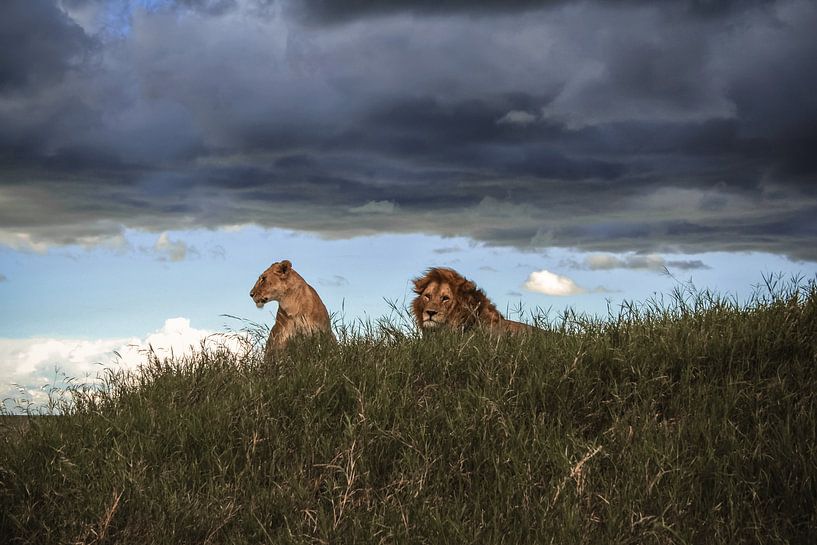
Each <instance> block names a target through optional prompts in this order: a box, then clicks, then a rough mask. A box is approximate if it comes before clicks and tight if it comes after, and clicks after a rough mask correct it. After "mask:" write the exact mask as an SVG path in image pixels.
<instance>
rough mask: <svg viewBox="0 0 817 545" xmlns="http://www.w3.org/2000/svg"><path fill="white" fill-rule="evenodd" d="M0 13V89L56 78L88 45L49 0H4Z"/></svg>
mask: <svg viewBox="0 0 817 545" xmlns="http://www.w3.org/2000/svg"><path fill="white" fill-rule="evenodd" d="M0 9H2V12H0V13H2V17H0V51H2V53H0V93H2V94H8V93H10V92H14V91H22V90H25V89H26V88H29V87H32V86H37V85H39V86H45V85H50V84H53V83H55V82H57V81H59V80H60V79H61V78H62V77H63V76H64V75H65V73H66V72H67V71H68V70H70V69H71V68H72V67H73V66H76V65H77V64H78V63H79V62H80V61H81V60H82V57H83V56H85V55H86V54H87V53H88V51H89V49H90V48H91V46H92V40H91V39H90V38H88V36H86V35H85V33H84V32H83V30H82V29H81V28H80V27H79V26H78V25H77V24H76V23H74V22H73V21H72V20H71V19H70V18H68V17H67V16H66V15H65V14H64V13H63V12H62V11H60V10H59V9H58V8H57V7H56V6H55V5H54V2H53V1H50V0H4V2H3V6H2V8H0Z"/></svg>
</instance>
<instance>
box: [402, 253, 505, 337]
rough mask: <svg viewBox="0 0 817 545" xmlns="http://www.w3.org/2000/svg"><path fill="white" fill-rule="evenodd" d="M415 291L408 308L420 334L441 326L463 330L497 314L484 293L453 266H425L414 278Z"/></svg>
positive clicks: (491, 318)
mask: <svg viewBox="0 0 817 545" xmlns="http://www.w3.org/2000/svg"><path fill="white" fill-rule="evenodd" d="M414 293H416V294H417V297H415V299H414V301H413V302H412V304H411V308H412V311H413V312H414V319H415V321H416V322H417V326H418V327H419V328H420V329H421V331H423V333H425V332H428V331H432V330H434V329H437V328H441V327H448V328H452V329H459V330H464V329H468V328H470V327H473V326H474V325H476V324H477V323H481V322H483V321H492V320H494V319H499V318H498V317H499V316H500V315H499V313H498V312H497V311H496V307H494V305H493V304H492V303H491V302H490V301H489V300H488V298H487V297H486V296H485V292H483V291H482V290H481V289H479V288H477V286H476V284H474V283H473V282H471V281H470V280H468V279H466V278H464V277H463V276H462V275H460V274H459V273H458V272H457V271H455V270H453V269H447V268H442V267H435V268H432V269H428V271H426V274H425V275H423V276H421V277H419V278H415V279H414ZM494 315H495V316H496V317H497V318H494Z"/></svg>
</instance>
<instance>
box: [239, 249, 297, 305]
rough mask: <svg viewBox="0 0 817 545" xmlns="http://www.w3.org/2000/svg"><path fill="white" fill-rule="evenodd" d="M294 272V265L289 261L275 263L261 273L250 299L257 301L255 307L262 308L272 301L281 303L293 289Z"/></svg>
mask: <svg viewBox="0 0 817 545" xmlns="http://www.w3.org/2000/svg"><path fill="white" fill-rule="evenodd" d="M294 274H295V273H294V272H293V270H292V263H290V262H289V260H286V259H285V260H283V261H279V262H278V263H273V264H272V265H270V266H269V268H268V269H267V270H266V271H264V272H263V273H261V276H259V277H258V280H257V281H256V282H255V286H253V288H252V290H250V297H252V300H253V301H255V306H257V307H258V308H262V307H263V306H264V305H265V304H266V303H269V302H270V301H279V300H280V299H281V298H282V297H283V296H284V295H285V294H286V292H287V291H288V290H289V289H290V288H291V287H292V284H293V281H295V280H296V278H295V277H294Z"/></svg>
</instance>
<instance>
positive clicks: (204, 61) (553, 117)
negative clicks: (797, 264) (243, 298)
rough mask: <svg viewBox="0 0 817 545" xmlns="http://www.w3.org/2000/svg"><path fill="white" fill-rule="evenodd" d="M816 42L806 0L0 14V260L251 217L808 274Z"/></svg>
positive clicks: (125, 4) (89, 5)
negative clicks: (778, 264)
mask: <svg viewBox="0 0 817 545" xmlns="http://www.w3.org/2000/svg"><path fill="white" fill-rule="evenodd" d="M816 25H817V5H816V4H814V3H813V2H809V1H807V0H779V1H772V0H766V1H761V0H758V1H748V2H704V1H693V0H685V1H682V0H673V1H669V2H661V3H653V2H643V1H637V0H634V1H631V2H615V3H610V2H601V1H587V2H580V3H573V2H562V1H555V0H554V1H533V0H530V1H527V0H520V1H514V2H499V1H488V0H485V1H483V2H476V3H472V2H461V1H451V2H441V3H440V2H427V1H420V0H416V1H409V0H405V1H402V0H401V1H399V2H374V1H371V2H369V1H362V2H337V3H336V2H323V1H317V0H316V1H305V2H294V1H286V0H284V1H281V2H270V1H267V0H207V1H204V0H198V1H197V0H184V1H181V0H179V1H175V2H174V1H171V0H163V1H159V2H142V1H136V0H133V1H128V0H115V1H109V2H103V1H100V0H61V1H59V2H58V1H56V0H7V1H5V2H3V3H2V5H0V36H1V37H2V38H0V40H2V42H0V46H2V47H0V244H4V245H6V246H10V247H12V248H17V249H30V250H36V251H44V250H45V249H47V248H48V247H49V246H52V245H62V244H81V245H86V246H92V245H97V244H106V243H107V244H116V242H117V241H118V240H121V236H122V233H123V231H124V229H126V228H134V229H143V230H147V231H151V232H156V233H157V234H159V233H162V232H164V231H179V230H185V229H191V228H199V227H204V228H219V227H224V226H229V225H235V224H257V225H260V226H262V227H280V228H286V229H294V230H300V231H309V232H313V233H317V234H320V235H322V236H326V237H352V236H357V235H365V234H372V233H380V232H400V233H407V232H416V233H429V234H439V235H452V236H453V235H462V236H468V237H470V238H472V239H474V240H477V241H482V242H485V243H487V244H491V245H500V246H515V247H518V248H537V247H547V246H562V247H575V248H579V249H581V250H583V251H596V252H606V253H622V252H639V253H656V252H695V253H703V252H706V251H714V250H718V251H765V252H772V253H777V254H784V255H788V256H791V257H793V258H797V259H808V260H817V245H815V244H814V243H813V242H814V240H815V237H816V236H817V191H815V184H814V181H815V178H817V155H815V154H814V152H813V150H814V149H817V131H815V122H816V121H817V92H815V89H817V37H815V34H814V32H813V29H814V28H815V26H816ZM634 29H638V30H637V31H634ZM39 36H48V37H49V40H47V41H43V40H41V39H39V38H38V37H39ZM164 251H165V253H166V258H167V259H173V258H174V256H175V257H178V256H179V255H180V253H181V252H182V248H181V247H178V246H175V247H174V246H171V242H170V241H167V244H166V247H165V248H164Z"/></svg>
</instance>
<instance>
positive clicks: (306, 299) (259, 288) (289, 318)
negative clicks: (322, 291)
mask: <svg viewBox="0 0 817 545" xmlns="http://www.w3.org/2000/svg"><path fill="white" fill-rule="evenodd" d="M250 297H252V300H253V301H255V306H257V307H258V308H263V306H264V305H265V304H266V303H269V302H270V301H278V314H276V315H275V325H274V326H273V327H272V330H271V331H270V334H269V339H267V346H266V348H265V349H264V360H265V361H269V360H270V359H272V356H273V354H274V352H275V351H276V350H280V349H283V348H285V347H286V345H287V343H288V342H289V340H290V339H291V338H292V337H293V336H295V335H314V334H325V335H327V337H328V338H331V339H332V340H333V341H334V340H335V336H334V335H333V334H332V328H331V326H330V323H329V313H328V312H327V311H326V307H325V306H324V304H323V301H321V298H320V296H318V292H316V291H315V289H314V288H313V287H312V286H310V285H309V284H307V283H306V281H305V280H304V279H303V278H302V277H301V275H300V274H298V273H297V272H295V270H294V269H293V268H292V263H290V262H289V261H288V260H286V259H285V260H284V261H281V262H278V263H273V264H272V265H270V266H269V268H268V269H267V270H266V271H264V272H263V273H262V274H261V276H259V277H258V281H257V282H256V283H255V286H253V288H252V290H251V291H250Z"/></svg>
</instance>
